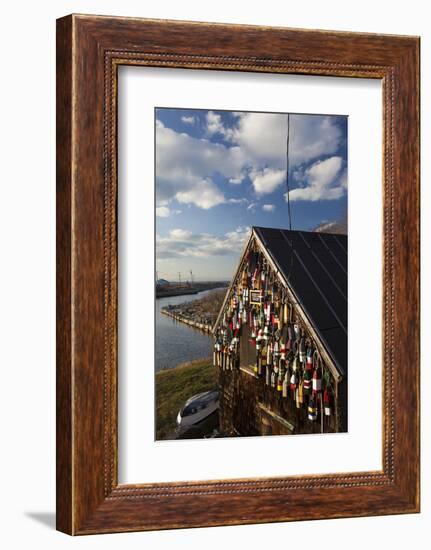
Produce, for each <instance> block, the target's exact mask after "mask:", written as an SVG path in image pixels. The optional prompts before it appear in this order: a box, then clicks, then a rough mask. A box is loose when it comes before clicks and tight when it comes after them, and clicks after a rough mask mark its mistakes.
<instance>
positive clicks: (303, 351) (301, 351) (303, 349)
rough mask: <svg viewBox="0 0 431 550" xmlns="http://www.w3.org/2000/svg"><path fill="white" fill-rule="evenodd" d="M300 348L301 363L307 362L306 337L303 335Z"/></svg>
mask: <svg viewBox="0 0 431 550" xmlns="http://www.w3.org/2000/svg"><path fill="white" fill-rule="evenodd" d="M298 349H299V361H300V362H301V363H305V359H306V353H305V338H304V337H302V338H301V340H300V341H299V346H298Z"/></svg>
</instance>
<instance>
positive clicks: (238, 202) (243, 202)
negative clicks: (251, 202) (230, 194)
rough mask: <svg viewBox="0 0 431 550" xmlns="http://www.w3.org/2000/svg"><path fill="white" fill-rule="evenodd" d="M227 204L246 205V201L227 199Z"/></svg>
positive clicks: (243, 199) (244, 199)
mask: <svg viewBox="0 0 431 550" xmlns="http://www.w3.org/2000/svg"><path fill="white" fill-rule="evenodd" d="M227 202H228V203H230V204H247V203H248V199H246V198H245V197H244V198H242V199H229V200H228V201H227Z"/></svg>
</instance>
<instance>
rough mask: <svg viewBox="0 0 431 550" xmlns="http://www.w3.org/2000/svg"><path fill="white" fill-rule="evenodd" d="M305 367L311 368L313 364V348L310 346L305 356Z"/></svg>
mask: <svg viewBox="0 0 431 550" xmlns="http://www.w3.org/2000/svg"><path fill="white" fill-rule="evenodd" d="M305 362H306V365H307V368H311V366H312V365H313V350H312V349H311V348H308V349H307V358H306V361H305Z"/></svg>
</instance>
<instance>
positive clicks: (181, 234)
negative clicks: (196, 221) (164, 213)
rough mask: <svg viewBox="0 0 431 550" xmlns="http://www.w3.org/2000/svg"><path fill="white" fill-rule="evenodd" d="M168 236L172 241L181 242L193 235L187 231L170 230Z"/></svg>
mask: <svg viewBox="0 0 431 550" xmlns="http://www.w3.org/2000/svg"><path fill="white" fill-rule="evenodd" d="M169 235H170V237H171V239H173V240H174V241H183V240H185V239H190V238H191V237H192V235H193V233H192V232H191V231H188V230H187V229H172V230H171V231H170V232H169Z"/></svg>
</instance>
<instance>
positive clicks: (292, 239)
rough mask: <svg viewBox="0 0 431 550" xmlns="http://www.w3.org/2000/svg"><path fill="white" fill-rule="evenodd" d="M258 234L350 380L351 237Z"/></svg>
mask: <svg viewBox="0 0 431 550" xmlns="http://www.w3.org/2000/svg"><path fill="white" fill-rule="evenodd" d="M253 229H254V231H255V233H256V235H257V237H258V238H259V239H260V240H261V241H262V243H263V245H264V247H265V249H266V251H267V252H268V254H269V255H270V256H271V258H272V260H273V262H274V263H275V265H276V266H277V268H278V269H279V271H280V273H281V274H282V275H283V277H284V278H285V279H286V280H287V281H288V284H289V286H290V288H291V290H292V292H293V293H294V294H295V296H296V300H297V301H298V303H299V304H300V305H301V307H302V309H303V311H304V313H305V314H306V316H307V318H308V319H309V321H310V323H311V324H312V325H313V327H314V329H315V330H316V332H317V334H318V335H319V337H320V339H321V342H322V344H323V345H324V347H325V349H326V351H327V352H328V354H329V356H330V357H331V359H332V360H333V362H334V364H335V366H336V368H337V370H338V371H339V373H340V374H341V375H342V376H346V375H347V236H346V235H335V234H329V233H315V232H313V233H311V232H308V231H286V230H282V229H270V228H266V227H254V228H253ZM292 251H293V257H292Z"/></svg>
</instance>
